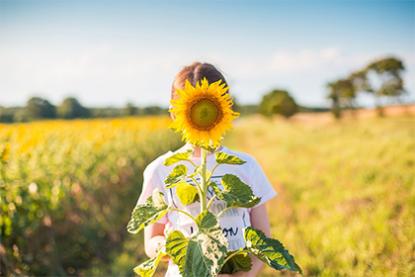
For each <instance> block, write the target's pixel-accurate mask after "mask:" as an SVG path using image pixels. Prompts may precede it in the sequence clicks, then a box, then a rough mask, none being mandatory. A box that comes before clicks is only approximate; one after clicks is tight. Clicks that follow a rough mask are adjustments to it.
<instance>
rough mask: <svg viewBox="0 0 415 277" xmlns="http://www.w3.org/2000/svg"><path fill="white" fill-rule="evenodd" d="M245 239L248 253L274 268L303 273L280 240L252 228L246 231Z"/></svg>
mask: <svg viewBox="0 0 415 277" xmlns="http://www.w3.org/2000/svg"><path fill="white" fill-rule="evenodd" d="M244 239H245V243H246V248H247V249H248V251H249V252H251V253H252V254H254V255H255V256H257V257H258V258H259V259H260V260H261V261H263V262H264V263H266V264H268V265H269V266H271V267H272V268H274V269H277V270H284V269H286V270H290V271H295V272H299V273H301V268H300V267H299V266H298V265H297V264H296V263H295V260H294V257H293V256H292V255H291V254H290V253H289V252H288V250H287V249H285V248H284V246H283V245H282V243H281V242H279V241H278V240H276V239H271V238H268V237H266V236H265V234H264V233H263V232H261V231H259V230H256V229H254V228H252V227H247V228H245V229H244Z"/></svg>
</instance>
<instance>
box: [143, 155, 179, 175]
mask: <svg viewBox="0 0 415 277" xmlns="http://www.w3.org/2000/svg"><path fill="white" fill-rule="evenodd" d="M173 153H174V152H172V151H168V152H166V153H164V154H162V155H160V156H158V157H157V158H156V159H154V160H153V161H151V162H150V163H149V164H148V165H147V166H146V168H145V169H144V175H152V174H154V173H155V172H156V171H157V170H158V169H160V168H161V167H162V166H164V161H165V160H166V159H167V158H168V157H169V156H171V155H172V154H173Z"/></svg>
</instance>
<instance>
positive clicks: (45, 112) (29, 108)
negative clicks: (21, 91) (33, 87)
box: [26, 97, 56, 119]
mask: <svg viewBox="0 0 415 277" xmlns="http://www.w3.org/2000/svg"><path fill="white" fill-rule="evenodd" d="M26 114H27V116H28V117H29V119H41V118H55V117H56V108H55V106H54V105H52V104H51V103H49V101H48V100H46V99H43V98H40V97H32V98H30V99H29V100H28V101H27V103H26Z"/></svg>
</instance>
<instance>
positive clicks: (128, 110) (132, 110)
mask: <svg viewBox="0 0 415 277" xmlns="http://www.w3.org/2000/svg"><path fill="white" fill-rule="evenodd" d="M138 112H139V109H138V108H137V107H136V106H135V105H134V104H133V103H131V102H128V103H127V104H126V105H125V107H124V114H125V115H136V114H138Z"/></svg>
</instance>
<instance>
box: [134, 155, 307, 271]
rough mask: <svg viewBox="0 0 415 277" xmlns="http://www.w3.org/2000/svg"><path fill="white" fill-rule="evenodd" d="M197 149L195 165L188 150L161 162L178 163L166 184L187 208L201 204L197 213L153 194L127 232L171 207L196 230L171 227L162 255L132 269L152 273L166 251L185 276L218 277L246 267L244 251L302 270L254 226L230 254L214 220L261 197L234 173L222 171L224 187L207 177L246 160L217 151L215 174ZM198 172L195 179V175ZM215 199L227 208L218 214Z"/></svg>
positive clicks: (270, 262)
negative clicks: (213, 207) (210, 190)
mask: <svg viewBox="0 0 415 277" xmlns="http://www.w3.org/2000/svg"><path fill="white" fill-rule="evenodd" d="M201 152H202V153H201V155H202V158H201V164H199V165H197V164H194V162H193V161H191V160H190V158H191V155H192V150H189V151H186V152H177V153H174V154H172V155H170V157H168V158H167V159H166V160H165V161H164V165H166V166H172V165H176V164H178V163H179V164H178V165H176V166H175V167H174V168H173V169H172V170H171V173H170V174H169V175H168V176H167V178H166V179H165V184H166V188H171V187H173V186H174V187H176V194H177V196H178V198H179V199H180V201H181V202H182V204H183V205H185V206H187V205H190V204H192V203H194V202H195V201H198V202H199V203H200V213H199V215H197V217H196V218H195V217H194V216H192V215H191V214H189V213H188V212H186V211H184V210H180V209H179V208H175V207H174V206H167V204H166V203H165V202H164V201H163V200H160V201H159V202H160V204H159V205H157V206H156V205H155V204H154V195H153V196H151V197H149V198H148V199H147V201H146V203H145V204H137V205H136V207H135V208H134V210H133V212H132V215H131V219H130V222H129V223H128V226H127V229H128V231H129V232H130V233H134V234H135V233H137V232H138V231H140V230H142V229H143V228H144V227H145V226H146V225H147V224H150V223H152V222H155V221H157V220H158V219H159V218H160V217H161V216H162V215H164V214H165V213H166V212H168V211H175V212H181V213H183V214H184V215H186V216H188V217H189V218H190V219H192V220H193V221H194V223H195V224H196V226H197V232H195V233H194V234H192V235H191V236H190V237H185V236H184V235H183V234H182V233H181V232H180V231H178V230H172V231H170V233H169V234H168V235H167V239H166V245H165V249H166V250H165V253H164V250H159V252H158V254H157V256H156V257H153V258H151V259H150V260H147V261H146V262H144V263H142V264H141V265H139V266H137V267H136V269H137V270H135V272H136V273H137V274H140V275H141V276H143V277H146V276H152V275H153V274H154V273H155V271H156V268H157V266H158V262H157V261H158V259H159V258H158V257H160V256H161V255H164V254H166V255H168V256H170V258H171V260H172V261H173V262H174V263H175V264H176V265H177V266H178V268H179V270H180V273H181V274H182V276H184V277H198V276H217V275H218V274H219V273H225V272H232V273H233V272H237V271H249V270H250V268H251V260H250V257H249V256H248V255H247V254H248V253H252V254H254V255H256V256H258V257H259V258H260V259H262V260H263V261H264V262H266V263H267V264H268V265H270V266H271V267H273V268H274V269H277V270H283V269H284V270H291V271H294V272H301V270H300V268H299V267H298V266H297V264H296V263H295V261H294V257H293V256H291V255H290V254H289V253H288V251H287V250H286V249H285V248H284V247H283V246H282V244H281V243H279V242H278V241H276V240H273V239H270V238H267V237H265V235H264V234H263V233H262V232H260V231H257V230H255V229H253V228H247V229H246V232H247V233H246V235H245V239H246V247H245V248H244V249H240V250H238V251H231V252H229V253H228V250H227V248H228V241H227V239H226V237H225V236H224V234H223V232H222V229H221V227H220V225H219V221H218V219H219V218H220V217H221V215H223V214H224V212H225V211H227V210H228V209H232V208H237V207H245V208H251V207H254V206H255V205H256V204H258V203H259V201H260V198H258V197H256V196H255V195H254V193H253V191H252V189H251V188H250V186H248V185H247V184H245V183H244V182H243V181H242V180H241V179H239V178H238V177H237V176H235V175H232V174H225V175H224V176H223V177H222V178H221V184H222V187H223V188H222V189H221V188H219V186H218V185H217V184H216V183H214V182H213V181H210V176H212V174H213V172H214V171H215V170H216V168H217V167H218V166H219V165H223V164H226V165H233V166H237V165H241V164H244V163H245V161H243V160H242V159H240V158H239V157H237V156H233V155H230V154H228V153H224V152H218V151H216V153H215V159H216V162H217V164H216V166H215V167H214V169H213V172H207V167H206V156H207V152H208V150H207V149H204V148H201ZM183 163H190V164H192V166H193V167H195V168H194V172H192V173H190V175H191V179H193V181H194V183H193V184H189V183H187V182H186V179H187V178H188V176H189V173H188V170H187V167H186V166H185V165H184V164H183ZM196 176H197V177H199V178H195V177H196ZM197 179H199V180H200V181H197ZM208 187H212V188H213V192H214V193H215V196H214V197H212V198H209V199H207V191H208ZM157 195H158V196H160V192H157ZM215 197H217V198H218V199H221V200H223V201H224V202H225V203H226V208H225V209H224V210H222V211H220V212H219V213H218V214H213V213H211V212H210V211H209V207H210V205H211V204H212V203H213V200H214V199H215ZM160 198H161V197H160ZM159 215H160V216H159ZM255 235H256V236H257V237H255Z"/></svg>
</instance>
